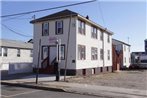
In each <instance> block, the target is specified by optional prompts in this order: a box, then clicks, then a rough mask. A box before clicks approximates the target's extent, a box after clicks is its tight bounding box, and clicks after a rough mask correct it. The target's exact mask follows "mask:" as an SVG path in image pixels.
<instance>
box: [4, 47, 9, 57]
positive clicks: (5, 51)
mask: <svg viewBox="0 0 147 98" xmlns="http://www.w3.org/2000/svg"><path fill="white" fill-rule="evenodd" d="M7 55H8V49H7V48H3V56H5V57H7Z"/></svg>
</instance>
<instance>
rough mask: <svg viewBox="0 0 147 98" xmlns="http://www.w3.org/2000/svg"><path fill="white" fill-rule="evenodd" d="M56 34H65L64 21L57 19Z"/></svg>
mask: <svg viewBox="0 0 147 98" xmlns="http://www.w3.org/2000/svg"><path fill="white" fill-rule="evenodd" d="M56 34H63V21H62V20H61V21H56Z"/></svg>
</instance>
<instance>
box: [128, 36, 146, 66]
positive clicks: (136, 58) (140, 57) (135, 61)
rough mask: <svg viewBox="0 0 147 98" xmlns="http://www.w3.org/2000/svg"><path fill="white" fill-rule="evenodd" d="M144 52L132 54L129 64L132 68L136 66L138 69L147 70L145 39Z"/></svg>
mask: <svg viewBox="0 0 147 98" xmlns="http://www.w3.org/2000/svg"><path fill="white" fill-rule="evenodd" d="M144 47H145V52H144V51H141V52H132V53H131V63H132V66H133V65H134V66H135V65H137V66H138V67H139V68H147V39H146V40H144Z"/></svg>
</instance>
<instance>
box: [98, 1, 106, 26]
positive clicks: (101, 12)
mask: <svg viewBox="0 0 147 98" xmlns="http://www.w3.org/2000/svg"><path fill="white" fill-rule="evenodd" d="M98 6H99V11H100V14H101V17H102V21H103V24H104V26H105V27H106V23H105V20H104V16H103V11H102V8H101V4H100V1H99V0H98Z"/></svg>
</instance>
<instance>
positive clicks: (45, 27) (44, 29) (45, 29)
mask: <svg viewBox="0 0 147 98" xmlns="http://www.w3.org/2000/svg"><path fill="white" fill-rule="evenodd" d="M48 35H49V23H47V22H46V23H43V24H42V36H48Z"/></svg>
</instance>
